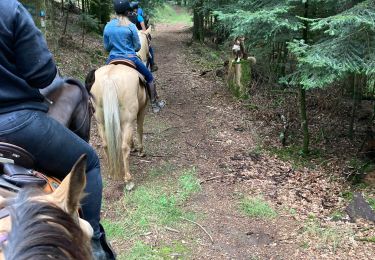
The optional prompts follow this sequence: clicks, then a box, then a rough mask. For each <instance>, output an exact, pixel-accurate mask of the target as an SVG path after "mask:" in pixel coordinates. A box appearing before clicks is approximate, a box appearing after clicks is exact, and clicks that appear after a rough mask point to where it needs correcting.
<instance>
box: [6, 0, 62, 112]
mask: <svg viewBox="0 0 375 260" xmlns="http://www.w3.org/2000/svg"><path fill="white" fill-rule="evenodd" d="M0 17H1V18H0V114H1V113H7V112H12V111H17V110H22V109H34V110H43V111H47V110H48V106H47V105H46V104H45V103H44V102H43V101H44V98H43V96H42V95H41V94H40V92H39V88H44V87H46V86H48V85H49V84H50V83H51V82H52V81H53V79H54V78H55V76H56V73H57V69H56V65H55V63H54V61H53V59H52V54H51V53H50V51H49V50H48V48H47V43H46V41H45V39H44V37H43V35H42V33H41V32H40V30H39V29H38V28H37V27H36V26H35V24H34V22H33V20H32V18H31V15H30V14H29V13H28V11H27V10H26V9H25V8H24V7H23V6H22V4H20V3H19V2H18V1H16V0H7V1H0Z"/></svg>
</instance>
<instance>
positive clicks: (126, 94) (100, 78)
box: [86, 32, 148, 189]
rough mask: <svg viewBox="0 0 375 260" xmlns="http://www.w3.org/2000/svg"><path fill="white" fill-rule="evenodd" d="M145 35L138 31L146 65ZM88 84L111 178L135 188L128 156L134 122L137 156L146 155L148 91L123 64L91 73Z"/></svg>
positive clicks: (142, 56) (141, 55) (136, 75)
mask: <svg viewBox="0 0 375 260" xmlns="http://www.w3.org/2000/svg"><path fill="white" fill-rule="evenodd" d="M146 33H147V32H146ZM146 33H144V32H139V37H140V40H141V43H142V48H141V50H140V51H139V53H138V54H139V56H140V57H141V58H142V61H143V62H144V63H146V62H147V58H148V40H147V35H146ZM88 82H89V85H90V84H92V89H91V92H92V94H93V96H94V98H95V101H94V107H95V111H96V112H95V118H96V120H97V122H98V128H99V134H100V136H101V138H102V140H103V145H104V148H105V151H106V154H107V158H108V161H109V165H110V172H109V176H110V177H111V178H113V179H115V180H124V181H125V184H126V188H127V189H132V188H133V187H134V183H133V182H132V176H131V174H130V168H129V156H130V150H131V148H132V144H133V131H134V130H135V122H137V143H138V154H139V155H140V156H143V155H144V153H143V122H144V117H145V112H146V105H147V93H146V89H145V87H144V86H143V84H141V82H140V79H139V73H138V72H137V71H136V70H135V69H133V68H131V67H128V66H125V65H123V64H118V65H114V64H109V65H105V66H103V67H101V68H99V69H97V70H96V71H91V72H90V73H89V74H88V76H87V78H86V84H87V83H88ZM86 88H87V86H86Z"/></svg>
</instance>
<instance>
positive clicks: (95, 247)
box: [91, 224, 116, 260]
mask: <svg viewBox="0 0 375 260" xmlns="http://www.w3.org/2000/svg"><path fill="white" fill-rule="evenodd" d="M99 226H100V237H99V238H96V239H95V238H93V239H91V246H92V254H93V259H94V260H116V254H115V251H114V250H113V248H112V247H111V245H110V244H109V242H108V241H107V238H106V235H105V232H104V228H103V226H102V225H101V224H99Z"/></svg>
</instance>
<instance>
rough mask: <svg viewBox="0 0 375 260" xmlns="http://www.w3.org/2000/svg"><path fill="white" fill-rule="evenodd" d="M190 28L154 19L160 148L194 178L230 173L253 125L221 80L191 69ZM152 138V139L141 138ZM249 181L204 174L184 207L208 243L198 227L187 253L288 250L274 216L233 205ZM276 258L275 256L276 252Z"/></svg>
mask: <svg viewBox="0 0 375 260" xmlns="http://www.w3.org/2000/svg"><path fill="white" fill-rule="evenodd" d="M190 37H191V34H190V32H189V30H187V28H186V27H185V26H183V25H180V26H176V25H173V26H171V25H169V26H168V25H159V26H158V27H157V34H155V37H154V40H153V44H154V45H155V50H157V60H158V64H159V71H158V72H157V73H156V78H157V83H158V87H159V89H160V95H161V97H163V98H165V99H166V100H167V103H168V106H167V108H166V109H165V110H164V111H163V113H161V114H160V115H159V116H158V117H160V118H162V119H163V121H164V122H165V123H167V125H169V126H170V129H169V130H168V132H169V134H168V135H167V137H166V138H165V142H164V143H163V144H161V147H160V150H159V152H160V154H173V155H175V158H174V163H176V164H178V165H185V166H196V167H197V169H198V173H199V177H200V180H208V179H210V178H216V177H219V176H225V175H227V174H231V171H230V169H228V167H227V166H226V163H227V162H228V161H231V159H230V157H232V156H235V155H236V154H241V153H243V152H244V151H250V150H251V149H252V148H254V147H255V145H256V144H255V142H254V140H253V137H254V133H253V131H254V129H252V127H251V124H250V123H249V122H247V121H246V118H244V116H242V114H241V112H240V111H239V110H238V108H236V107H234V106H233V102H232V101H233V100H232V98H231V97H230V95H229V94H228V93H227V91H226V90H225V89H224V87H223V84H222V83H221V82H219V81H217V82H213V81H211V80H206V79H205V78H203V77H201V76H199V72H194V71H196V70H197V69H196V68H194V64H191V63H190V62H191V61H190V60H189V57H188V56H187V54H186V51H184V49H185V50H186V48H187V43H188V42H189V40H190ZM146 142H152V140H146ZM250 193H251V191H250V187H246V185H245V186H243V184H241V183H237V182H236V181H233V178H232V180H231V178H229V179H228V180H227V181H221V180H220V179H213V180H212V181H211V180H208V181H206V182H204V183H203V184H202V191H201V192H200V193H199V194H198V195H196V196H195V197H193V199H192V200H190V202H189V205H187V206H186V207H187V208H189V209H191V210H193V211H194V212H199V213H200V214H202V215H203V216H204V217H203V219H200V220H199V221H198V222H199V223H200V224H201V225H202V226H204V227H205V228H206V229H207V231H208V232H209V233H210V234H211V235H212V237H213V239H214V243H213V244H211V243H210V241H209V239H208V237H207V236H206V234H204V233H203V232H202V230H196V232H195V233H194V234H189V235H188V236H190V237H195V238H200V240H201V241H202V242H201V243H200V246H198V247H196V248H194V250H193V252H194V255H192V256H191V259H251V258H252V257H257V256H261V257H262V258H272V257H276V256H283V257H287V256H288V251H289V250H288V248H289V246H287V247H285V246H279V245H277V243H276V241H277V239H278V234H277V232H278V231H279V230H282V227H281V226H277V227H276V225H280V221H277V222H278V223H277V224H276V223H273V221H267V223H265V222H263V221H257V220H251V219H250V218H248V217H246V216H244V215H241V214H240V213H239V210H238V202H239V196H240V194H250ZM276 258H278V257H276Z"/></svg>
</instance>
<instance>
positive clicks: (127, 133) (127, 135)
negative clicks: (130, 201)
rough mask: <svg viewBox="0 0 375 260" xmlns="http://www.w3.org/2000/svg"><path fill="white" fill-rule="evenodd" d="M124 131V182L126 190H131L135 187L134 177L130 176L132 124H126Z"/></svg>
mask: <svg viewBox="0 0 375 260" xmlns="http://www.w3.org/2000/svg"><path fill="white" fill-rule="evenodd" d="M122 130H123V136H122V145H121V149H122V156H123V162H124V171H125V176H124V181H125V184H126V189H128V190H131V189H133V187H134V183H133V182H132V176H131V174H130V166H129V155H130V144H131V140H132V138H133V127H132V123H126V124H125V125H124V127H123V128H122Z"/></svg>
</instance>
